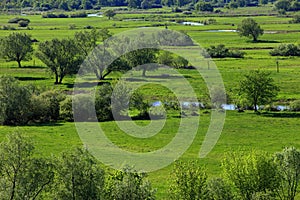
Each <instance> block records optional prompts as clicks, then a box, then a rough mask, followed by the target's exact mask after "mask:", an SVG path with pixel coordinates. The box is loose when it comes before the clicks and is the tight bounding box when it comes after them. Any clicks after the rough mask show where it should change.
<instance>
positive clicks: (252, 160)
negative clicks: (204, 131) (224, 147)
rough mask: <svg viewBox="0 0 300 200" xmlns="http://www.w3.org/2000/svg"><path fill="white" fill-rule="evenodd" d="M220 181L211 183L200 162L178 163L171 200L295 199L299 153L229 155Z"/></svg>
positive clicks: (284, 151) (299, 176) (298, 177)
mask: <svg viewBox="0 0 300 200" xmlns="http://www.w3.org/2000/svg"><path fill="white" fill-rule="evenodd" d="M222 169H223V173H222V176H221V177H219V178H218V177H216V178H212V179H209V177H208V175H207V174H206V169H205V168H204V167H202V166H201V165H200V163H199V162H197V161H189V162H177V163H176V164H175V166H174V170H173V172H172V175H171V185H170V190H169V191H170V197H171V199H208V200H224V199H225V200H232V199H294V198H295V196H296V195H297V193H298V190H297V189H298V185H299V181H300V174H299V171H300V151H299V150H297V149H295V148H293V147H292V148H285V149H284V150H283V151H282V152H279V153H275V154H273V155H270V154H267V153H264V152H255V151H252V152H251V153H249V154H241V153H230V154H228V155H227V156H226V158H225V159H224V160H223V162H222Z"/></svg>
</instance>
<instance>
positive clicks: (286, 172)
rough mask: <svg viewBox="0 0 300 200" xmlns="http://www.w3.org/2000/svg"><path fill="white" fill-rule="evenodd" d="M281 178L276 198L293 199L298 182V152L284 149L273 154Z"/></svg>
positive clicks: (299, 177) (299, 156)
mask: <svg viewBox="0 0 300 200" xmlns="http://www.w3.org/2000/svg"><path fill="white" fill-rule="evenodd" d="M275 162H276V163H277V164H278V166H279V167H278V169H279V172H280V173H279V175H280V178H281V182H280V188H279V190H278V196H279V197H280V199H295V196H296V195H297V193H298V186H299V182H300V151H299V150H297V149H295V148H294V147H291V148H285V149H284V150H283V152H280V153H276V154H275Z"/></svg>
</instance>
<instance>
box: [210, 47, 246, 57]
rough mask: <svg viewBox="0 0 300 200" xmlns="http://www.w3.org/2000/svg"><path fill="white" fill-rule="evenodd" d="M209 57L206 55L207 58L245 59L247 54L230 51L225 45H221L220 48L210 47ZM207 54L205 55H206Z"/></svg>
mask: <svg viewBox="0 0 300 200" xmlns="http://www.w3.org/2000/svg"><path fill="white" fill-rule="evenodd" d="M207 53H208V55H204V56H205V57H209V56H210V57H212V58H226V57H231V58H244V55H245V52H242V51H239V50H229V49H228V48H226V47H225V45H224V44H219V45H218V46H213V45H212V46H210V47H209V48H208V49H207ZM204 54H205V53H204Z"/></svg>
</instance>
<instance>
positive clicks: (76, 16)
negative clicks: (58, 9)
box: [70, 12, 87, 18]
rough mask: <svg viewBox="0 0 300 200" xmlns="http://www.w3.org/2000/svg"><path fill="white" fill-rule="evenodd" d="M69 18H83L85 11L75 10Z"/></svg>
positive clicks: (85, 15)
mask: <svg viewBox="0 0 300 200" xmlns="http://www.w3.org/2000/svg"><path fill="white" fill-rule="evenodd" d="M70 17H71V18H84V17H87V14H86V12H76V13H72V14H71V15H70Z"/></svg>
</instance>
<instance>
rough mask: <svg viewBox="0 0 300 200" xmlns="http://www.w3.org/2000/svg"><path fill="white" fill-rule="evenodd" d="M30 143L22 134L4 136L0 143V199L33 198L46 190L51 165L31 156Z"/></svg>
mask: <svg viewBox="0 0 300 200" xmlns="http://www.w3.org/2000/svg"><path fill="white" fill-rule="evenodd" d="M33 150H34V146H33V145H32V144H31V143H30V142H29V140H28V138H25V137H24V136H23V135H22V134H20V133H18V132H15V133H13V134H9V135H8V140H7V141H4V142H2V143H1V146H0V182H1V184H0V196H1V199H10V200H14V199H16V200H17V199H24V200H34V199H37V198H38V197H39V196H41V194H42V193H43V192H45V191H47V190H49V185H50V184H52V182H53V178H54V171H53V164H52V163H51V162H50V161H49V160H46V159H44V158H36V157H35V156H33Z"/></svg>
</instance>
